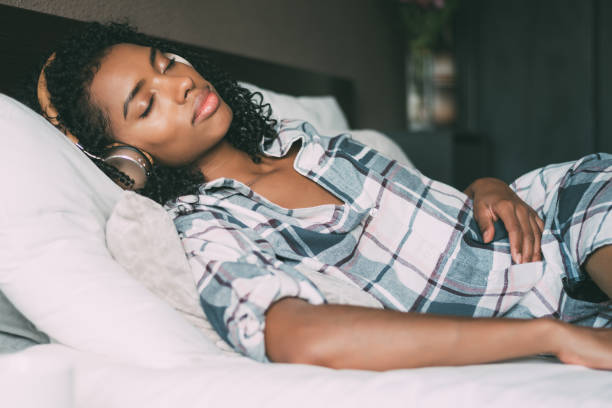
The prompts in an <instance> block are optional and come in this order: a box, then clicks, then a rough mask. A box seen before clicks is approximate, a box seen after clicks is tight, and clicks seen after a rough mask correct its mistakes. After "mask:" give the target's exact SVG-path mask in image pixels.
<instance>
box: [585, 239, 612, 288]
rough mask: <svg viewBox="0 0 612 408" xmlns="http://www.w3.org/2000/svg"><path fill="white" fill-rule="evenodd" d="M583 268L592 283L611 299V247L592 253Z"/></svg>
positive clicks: (607, 246)
mask: <svg viewBox="0 0 612 408" xmlns="http://www.w3.org/2000/svg"><path fill="white" fill-rule="evenodd" d="M584 266H585V269H586V271H587V273H588V274H589V276H590V277H591V279H593V282H595V283H596V284H597V286H599V288H600V289H601V290H602V291H603V292H604V293H605V294H606V295H608V297H609V298H610V299H612V245H606V246H603V247H601V248H599V249H598V250H597V251H595V252H593V253H592V254H591V255H590V256H589V257H588V259H587V261H586V263H585V265H584Z"/></svg>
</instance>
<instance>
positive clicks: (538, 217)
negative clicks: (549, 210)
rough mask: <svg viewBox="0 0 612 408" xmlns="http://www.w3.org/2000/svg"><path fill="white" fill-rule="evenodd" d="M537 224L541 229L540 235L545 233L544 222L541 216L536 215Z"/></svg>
mask: <svg viewBox="0 0 612 408" xmlns="http://www.w3.org/2000/svg"><path fill="white" fill-rule="evenodd" d="M536 223H537V224H538V227H539V228H540V235H541V233H542V232H544V220H543V219H541V218H540V216H539V215H537V213H536Z"/></svg>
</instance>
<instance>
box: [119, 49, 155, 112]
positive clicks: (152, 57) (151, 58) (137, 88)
mask: <svg viewBox="0 0 612 408" xmlns="http://www.w3.org/2000/svg"><path fill="white" fill-rule="evenodd" d="M157 51H158V49H157V48H155V47H151V52H150V53H149V64H150V65H151V68H153V69H155V57H156V56H157ZM144 83H145V80H144V79H141V80H140V81H138V82H137V83H136V86H135V87H134V89H132V90H131V91H130V94H129V95H128V96H127V98H126V99H125V102H124V103H123V119H127V114H128V107H129V104H130V102H132V99H134V97H135V96H136V95H137V94H138V92H140V89H141V88H142V86H143V85H144Z"/></svg>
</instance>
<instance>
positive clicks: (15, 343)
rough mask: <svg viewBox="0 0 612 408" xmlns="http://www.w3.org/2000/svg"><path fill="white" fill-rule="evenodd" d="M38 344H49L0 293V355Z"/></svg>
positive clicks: (44, 335) (46, 338) (45, 336)
mask: <svg viewBox="0 0 612 408" xmlns="http://www.w3.org/2000/svg"><path fill="white" fill-rule="evenodd" d="M40 343H49V337H48V336H47V335H46V334H44V333H42V332H40V331H38V330H37V329H36V327H35V326H34V325H33V324H32V323H31V322H30V321H29V320H28V319H26V318H25V316H24V315H22V314H21V313H20V312H19V310H17V309H15V306H13V304H12V303H11V302H10V301H9V300H8V299H7V298H6V296H4V294H3V293H2V292H1V291H0V353H7V352H13V351H18V350H22V349H24V348H26V347H29V346H33V345H35V344H40Z"/></svg>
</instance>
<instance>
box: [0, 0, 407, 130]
mask: <svg viewBox="0 0 612 408" xmlns="http://www.w3.org/2000/svg"><path fill="white" fill-rule="evenodd" d="M0 3H4V4H8V5H12V6H18V7H22V8H26V9H31V10H36V11H41V12H45V13H51V14H56V15H60V16H64V17H70V18H74V19H78V20H98V21H107V20H121V19H126V18H127V19H128V20H129V21H130V22H131V23H132V24H134V25H136V26H137V27H138V28H139V29H140V30H142V31H144V32H146V33H149V34H153V35H157V36H161V37H166V38H170V39H174V40H178V41H183V42H187V43H192V44H197V45H201V46H205V47H210V48H215V49H220V50H224V51H229V52H233V53H236V54H241V55H247V56H252V57H258V58H261V59H265V60H269V61H274V62H278V63H282V64H289V65H293V66H297V67H300V68H305V69H309V70H313V71H319V72H324V73H328V74H334V75H338V76H344V77H348V78H351V79H353V80H354V81H355V87H356V93H357V101H356V123H355V124H354V125H355V127H373V128H378V129H381V130H388V129H399V128H403V127H404V116H405V115H404V111H405V102H404V91H403V90H404V82H403V81H404V79H403V64H402V59H403V53H402V42H401V38H400V37H401V34H400V30H399V21H398V17H397V13H396V12H395V4H396V2H395V0H199V1H198V0H175V1H170V0H168V1H162V0H129V1H125V0H102V1H100V0H0Z"/></svg>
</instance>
